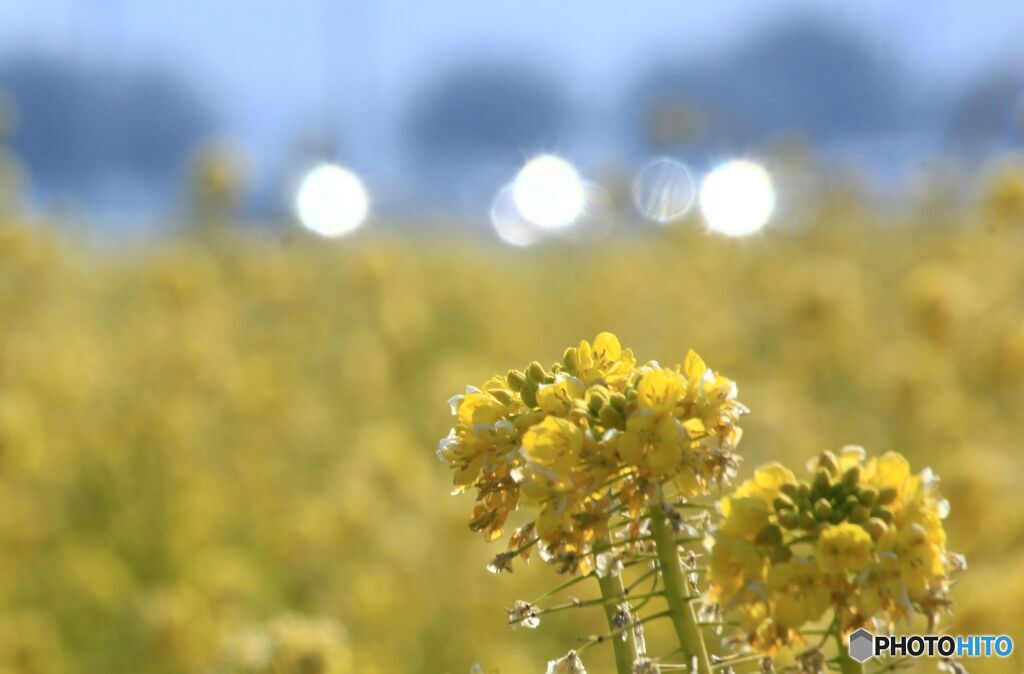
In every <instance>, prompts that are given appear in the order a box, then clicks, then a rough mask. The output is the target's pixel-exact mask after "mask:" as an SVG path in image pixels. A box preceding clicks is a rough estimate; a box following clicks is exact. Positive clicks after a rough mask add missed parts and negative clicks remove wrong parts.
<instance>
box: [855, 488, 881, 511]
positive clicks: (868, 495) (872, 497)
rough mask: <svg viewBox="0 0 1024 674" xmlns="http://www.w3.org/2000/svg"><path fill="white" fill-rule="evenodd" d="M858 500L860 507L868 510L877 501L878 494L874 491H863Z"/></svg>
mask: <svg viewBox="0 0 1024 674" xmlns="http://www.w3.org/2000/svg"><path fill="white" fill-rule="evenodd" d="M859 498H860V503H861V505H863V506H864V507H866V508H870V507H871V506H873V505H875V503H876V502H877V501H878V492H877V491H875V490H874V489H864V490H862V491H861V492H860V496H859Z"/></svg>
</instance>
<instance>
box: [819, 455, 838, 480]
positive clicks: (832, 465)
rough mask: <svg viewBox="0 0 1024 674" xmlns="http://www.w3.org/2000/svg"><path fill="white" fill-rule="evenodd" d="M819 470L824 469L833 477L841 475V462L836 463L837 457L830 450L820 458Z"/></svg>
mask: <svg viewBox="0 0 1024 674" xmlns="http://www.w3.org/2000/svg"><path fill="white" fill-rule="evenodd" d="M818 468H824V469H825V470H827V471H828V472H829V474H830V475H832V476H835V475H837V474H838V473H839V462H838V461H836V455H835V454H833V453H832V452H830V451H828V450H825V451H824V452H822V453H821V455H820V456H818Z"/></svg>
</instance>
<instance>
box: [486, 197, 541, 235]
mask: <svg viewBox="0 0 1024 674" xmlns="http://www.w3.org/2000/svg"><path fill="white" fill-rule="evenodd" d="M491 226H493V227H494V231H495V232H496V233H497V235H498V238H500V239H501V240H502V241H504V242H505V243H507V244H509V245H511V246H518V247H520V248H522V247H526V246H532V245H533V244H535V243H537V242H539V241H540V240H541V239H543V238H544V234H545V231H544V229H543V228H541V227H540V226H539V225H536V224H534V223H532V222H530V221H529V220H527V219H526V218H524V217H523V215H522V214H521V213H520V212H519V209H518V208H516V204H515V201H514V199H513V197H512V186H511V185H506V186H505V187H503V188H502V189H501V191H500V192H498V195H497V196H496V197H495V198H494V203H493V204H492V205H491Z"/></svg>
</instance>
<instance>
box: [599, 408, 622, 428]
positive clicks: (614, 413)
mask: <svg viewBox="0 0 1024 674" xmlns="http://www.w3.org/2000/svg"><path fill="white" fill-rule="evenodd" d="M597 418H598V419H600V420H601V423H602V424H604V425H605V428H622V424H623V421H624V420H625V419H624V417H623V416H622V412H620V411H618V410H617V409H615V407H614V406H612V405H605V406H604V407H602V408H601V411H600V412H599V413H598V415H597Z"/></svg>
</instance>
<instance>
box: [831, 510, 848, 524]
mask: <svg viewBox="0 0 1024 674" xmlns="http://www.w3.org/2000/svg"><path fill="white" fill-rule="evenodd" d="M847 512H848V511H847V510H846V508H836V509H835V510H833V511H832V514H831V515H829V517H828V521H829V523H830V524H839V523H840V522H842V521H843V520H845V519H846V515H847Z"/></svg>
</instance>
